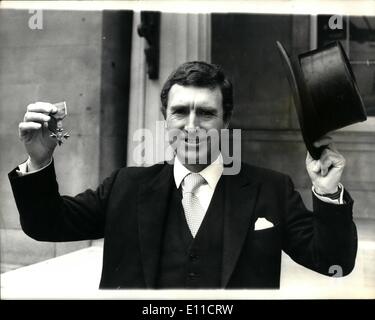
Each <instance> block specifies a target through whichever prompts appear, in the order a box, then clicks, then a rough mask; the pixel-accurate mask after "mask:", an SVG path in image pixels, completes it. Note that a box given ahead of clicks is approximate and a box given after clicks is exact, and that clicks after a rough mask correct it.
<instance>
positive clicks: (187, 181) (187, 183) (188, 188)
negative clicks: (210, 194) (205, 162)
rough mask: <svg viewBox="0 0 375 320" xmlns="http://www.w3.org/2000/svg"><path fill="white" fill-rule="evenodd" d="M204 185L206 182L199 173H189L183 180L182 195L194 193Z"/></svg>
mask: <svg viewBox="0 0 375 320" xmlns="http://www.w3.org/2000/svg"><path fill="white" fill-rule="evenodd" d="M205 183H207V182H206V180H205V179H204V178H203V177H202V176H201V175H200V174H199V173H189V174H188V175H187V176H186V177H185V178H184V185H183V190H184V193H187V192H191V193H194V192H195V191H196V190H197V189H198V188H199V187H200V186H201V185H203V184H205Z"/></svg>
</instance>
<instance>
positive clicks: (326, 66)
mask: <svg viewBox="0 0 375 320" xmlns="http://www.w3.org/2000/svg"><path fill="white" fill-rule="evenodd" d="M277 46H278V48H279V52H280V54H281V57H282V60H283V62H284V66H285V69H286V71H287V77H288V81H289V84H290V86H291V88H292V91H293V97H294V104H295V107H296V110H297V115H298V120H299V124H300V127H301V131H302V136H303V140H304V141H305V144H306V148H307V150H308V151H309V153H310V154H311V156H312V157H313V158H314V159H315V160H317V159H319V158H320V155H321V153H322V151H323V149H324V147H320V148H316V147H314V145H313V143H314V142H315V141H316V140H318V139H319V138H321V137H322V136H324V135H325V134H327V133H328V132H331V131H334V130H337V129H340V128H343V127H346V126H348V125H350V124H353V123H357V122H360V121H365V120H366V119H367V117H366V111H365V108H364V105H363V102H362V99H361V96H360V94H359V90H358V87H357V84H356V82H355V78H354V74H353V72H352V70H351V67H350V63H349V60H348V58H347V57H346V55H345V51H344V49H343V48H342V46H341V44H340V42H333V43H330V44H328V45H326V46H324V47H322V48H320V49H316V50H313V51H309V52H306V53H302V54H300V55H298V57H289V55H288V53H287V52H286V50H285V49H284V47H283V46H282V44H281V43H280V42H278V41H277Z"/></svg>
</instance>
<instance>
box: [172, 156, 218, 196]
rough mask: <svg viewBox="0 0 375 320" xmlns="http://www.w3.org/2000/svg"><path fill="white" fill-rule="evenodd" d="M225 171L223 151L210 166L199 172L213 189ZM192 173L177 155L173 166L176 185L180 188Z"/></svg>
mask: <svg viewBox="0 0 375 320" xmlns="http://www.w3.org/2000/svg"><path fill="white" fill-rule="evenodd" d="M223 171H224V165H223V156H222V155H221V153H220V154H219V156H218V157H217V159H216V160H215V161H214V162H212V163H211V164H210V165H209V166H207V167H206V168H204V169H203V170H202V171H200V172H198V173H199V174H200V175H201V176H202V177H203V178H204V179H205V180H206V181H207V184H208V185H209V186H210V188H211V189H212V190H215V188H216V185H217V183H218V182H219V179H220V177H221V175H222V174H223ZM189 173H191V171H190V170H189V169H187V168H186V167H185V166H184V165H183V164H182V163H181V162H180V160H179V159H178V157H175V159H174V166H173V175H174V181H175V183H176V187H177V188H179V187H180V185H181V183H182V180H184V178H185V177H186V176H187V175H188V174H189Z"/></svg>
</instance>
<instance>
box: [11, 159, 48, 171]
mask: <svg viewBox="0 0 375 320" xmlns="http://www.w3.org/2000/svg"><path fill="white" fill-rule="evenodd" d="M51 163H52V158H51V160H50V161H49V163H48V164H47V165H45V166H44V167H43V168H40V169H38V170H34V171H30V170H29V168H30V157H29V158H28V159H27V160H26V161H25V162H23V163H21V164H20V165H19V166H18V170H16V172H17V174H18V175H19V176H26V175H28V174H32V173H36V172H38V171H41V170H43V169H45V168H47V167H48V166H49V165H50V164H51Z"/></svg>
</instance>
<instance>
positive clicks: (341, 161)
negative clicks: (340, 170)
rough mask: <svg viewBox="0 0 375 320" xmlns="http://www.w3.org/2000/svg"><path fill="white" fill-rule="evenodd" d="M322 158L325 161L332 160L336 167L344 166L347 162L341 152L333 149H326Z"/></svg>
mask: <svg viewBox="0 0 375 320" xmlns="http://www.w3.org/2000/svg"><path fill="white" fill-rule="evenodd" d="M321 160H322V161H323V162H325V161H331V163H332V165H333V166H334V167H344V166H345V162H346V161H345V158H344V157H343V156H342V155H341V154H340V153H339V152H336V151H333V150H331V149H326V150H324V153H323V156H322V158H321Z"/></svg>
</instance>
